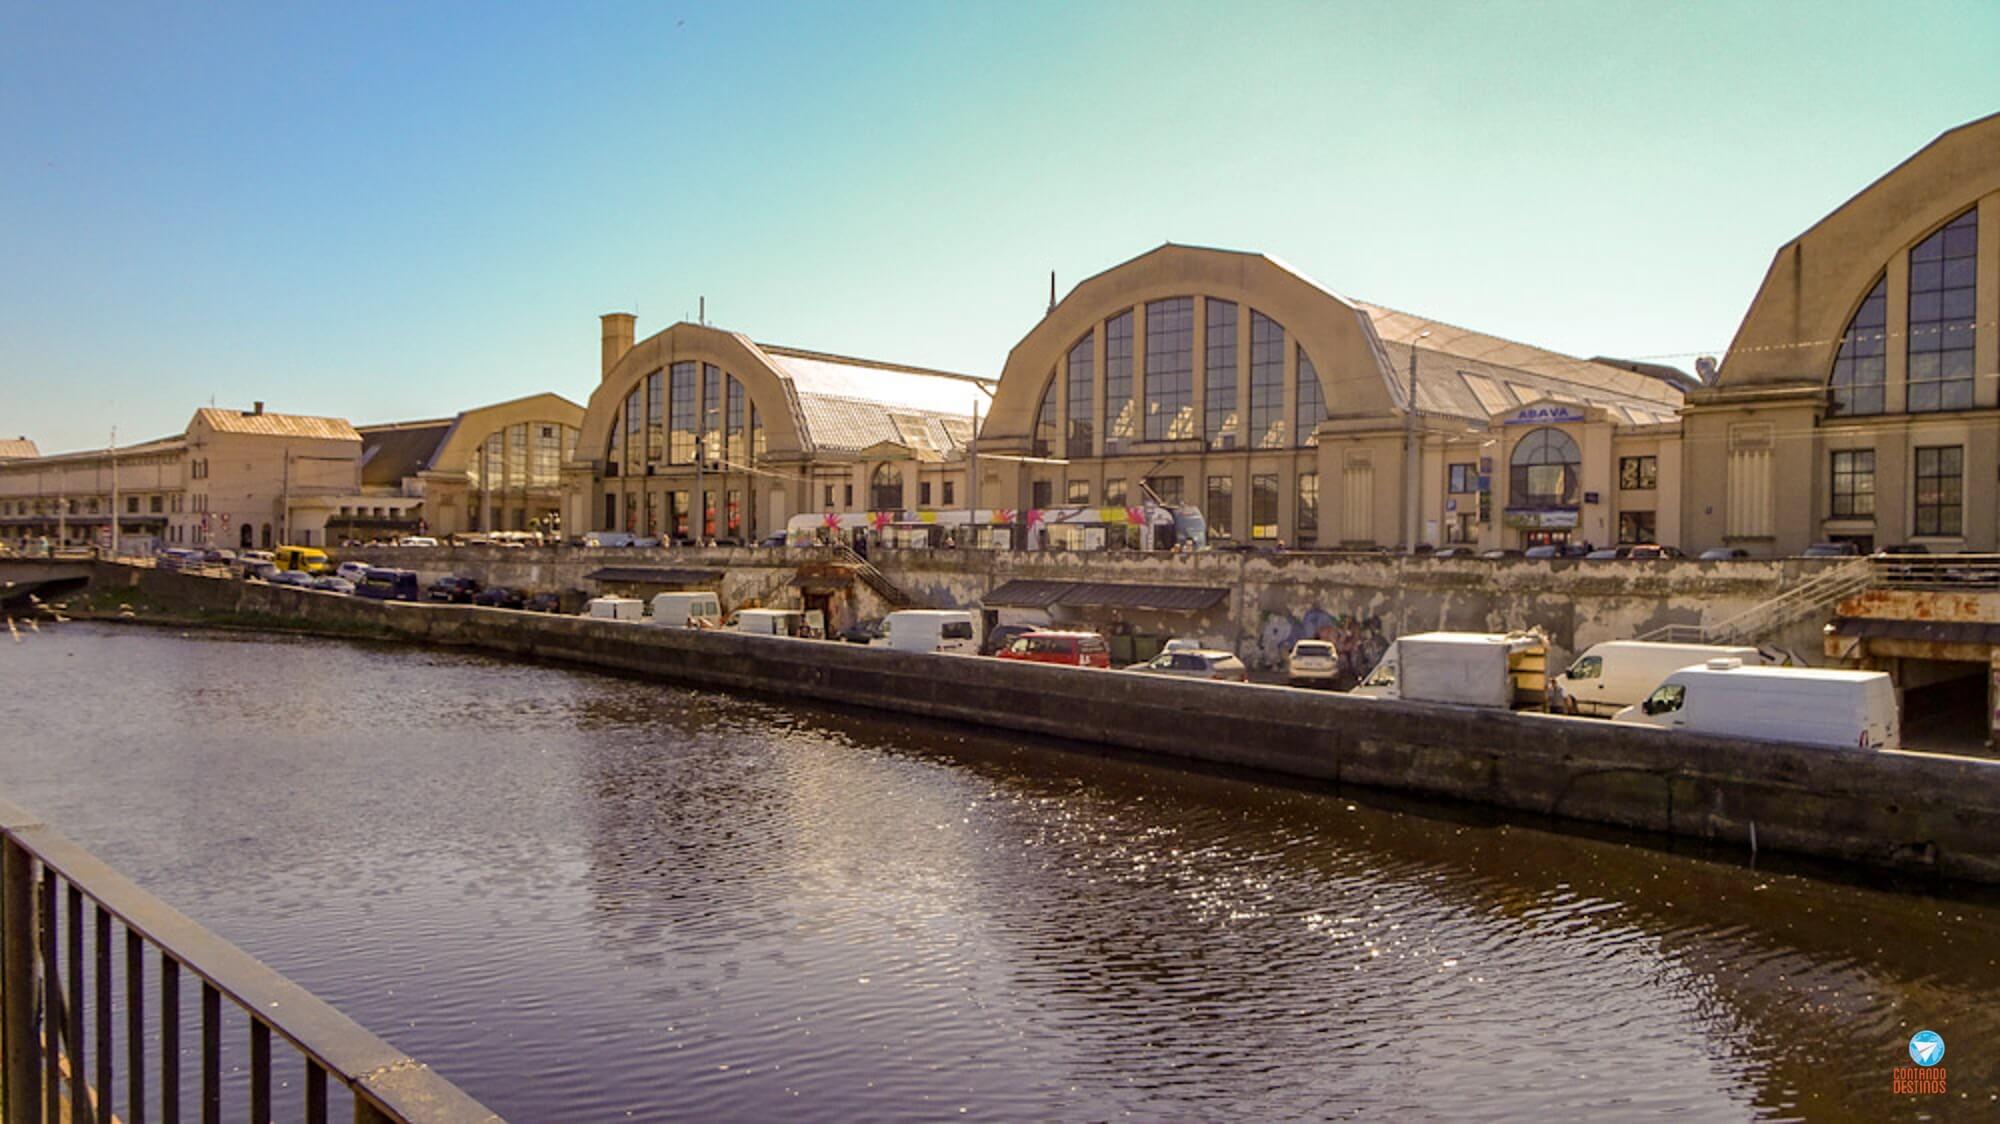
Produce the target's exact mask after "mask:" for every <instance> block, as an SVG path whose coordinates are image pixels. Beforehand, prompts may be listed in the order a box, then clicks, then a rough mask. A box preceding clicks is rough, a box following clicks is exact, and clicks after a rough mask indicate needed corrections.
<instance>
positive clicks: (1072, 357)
mask: <svg viewBox="0 0 2000 1124" xmlns="http://www.w3.org/2000/svg"><path fill="white" fill-rule="evenodd" d="M1095 340H1096V333H1095V332H1085V333H1084V334H1083V338H1082V339H1080V340H1078V341H1076V346H1074V347H1072V348H1070V349H1069V355H1068V357H1067V358H1066V359H1065V360H1064V361H1063V368H1064V373H1063V378H1064V381H1065V382H1066V383H1067V384H1068V386H1069V437H1068V439H1067V440H1066V441H1065V442H1064V443H1063V444H1064V447H1065V449H1066V450H1067V452H1066V453H1065V454H1064V455H1065V456H1068V457H1070V458H1071V459H1072V460H1074V459H1076V458H1079V457H1089V456H1095V455H1096V454H1097V450H1096V448H1095V447H1094V446H1093V444H1092V441H1093V438H1094V436H1095V432H1094V427H1093V426H1092V424H1091V419H1092V417H1093V416H1094V411H1093V409H1092V405H1093V403H1092V402H1091V396H1092V395H1094V394H1095V393H1096V392H1097V386H1096V380H1095V379H1094V378H1093V377H1092V372H1091V357H1090V351H1091V346H1092V344H1093V343H1094V342H1095Z"/></svg>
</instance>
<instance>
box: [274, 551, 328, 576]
mask: <svg viewBox="0 0 2000 1124" xmlns="http://www.w3.org/2000/svg"><path fill="white" fill-rule="evenodd" d="M271 563H272V565H274V566H276V567H277V568H278V569H280V570H304V571H305V572H306V573H308V574H324V573H326V572H327V571H329V570H331V569H333V560H332V559H330V558H328V557H327V556H326V551H324V550H319V549H317V548H315V547H310V546H281V547H279V548H278V552H277V553H276V554H275V555H273V556H272V559H271Z"/></svg>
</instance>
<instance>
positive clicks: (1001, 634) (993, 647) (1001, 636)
mask: <svg viewBox="0 0 2000 1124" xmlns="http://www.w3.org/2000/svg"><path fill="white" fill-rule="evenodd" d="M1033 631H1035V630H1034V629H1033V628H1030V627H1029V626H1027V625H1024V624H1003V625H996V626H995V627H994V629H993V631H991V632H989V633H987V634H986V639H985V641H984V642H982V643H981V644H980V645H979V654H980V655H982V656H990V655H994V654H996V653H998V652H999V651H1000V649H1002V648H1005V647H1006V646H1007V645H1009V644H1012V643H1013V642H1014V638H1015V637H1017V636H1026V635H1027V634H1028V633H1030V632H1033Z"/></svg>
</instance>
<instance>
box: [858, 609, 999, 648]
mask: <svg viewBox="0 0 2000 1124" xmlns="http://www.w3.org/2000/svg"><path fill="white" fill-rule="evenodd" d="M873 646H874V647H878V648H894V649H895V650H897V651H899V652H948V653H949V652H957V653H962V654H964V655H978V654H979V628H978V625H977V624H975V623H974V621H973V618H972V614H971V613H969V612H967V611H965V610H963V609H898V610H897V611H895V612H893V613H890V614H889V615H888V616H887V617H885V618H883V620H882V635H881V637H880V638H878V639H877V640H876V641H875V642H874V645H873Z"/></svg>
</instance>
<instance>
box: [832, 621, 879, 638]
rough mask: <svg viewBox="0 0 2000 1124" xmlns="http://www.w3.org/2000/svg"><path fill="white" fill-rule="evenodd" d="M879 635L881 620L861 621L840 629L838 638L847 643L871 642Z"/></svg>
mask: <svg viewBox="0 0 2000 1124" xmlns="http://www.w3.org/2000/svg"><path fill="white" fill-rule="evenodd" d="M881 637H882V622H881V621H862V622H860V623H858V624H851V625H848V626H847V627H846V628H843V629H841V630H840V638H841V639H842V640H845V641H847V642H848V643H849V644H873V643H874V642H875V641H877V640H879V639H881Z"/></svg>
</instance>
